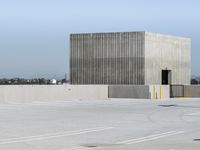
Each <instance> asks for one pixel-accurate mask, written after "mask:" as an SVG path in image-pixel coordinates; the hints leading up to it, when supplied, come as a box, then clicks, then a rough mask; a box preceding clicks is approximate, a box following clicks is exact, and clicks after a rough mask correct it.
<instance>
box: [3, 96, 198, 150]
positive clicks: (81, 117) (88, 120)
mask: <svg viewBox="0 0 200 150" xmlns="http://www.w3.org/2000/svg"><path fill="white" fill-rule="evenodd" d="M199 147H200V99H182V100H181V99H179V100H175V99H173V100H163V101H160V100H154V101H153V100H128V99H112V100H105V101H95V100H94V101H87V100H85V101H78V100H74V101H73V100H72V101H65V102H64V101H59V102H47V103H40V102H38V103H36V102H35V103H27V104H23V103H21V104H1V105H0V149H1V150H125V149H126V150H133V149H134V150H141V149H144V150H146V149H148V150H160V149H162V150H188V149H192V150H199Z"/></svg>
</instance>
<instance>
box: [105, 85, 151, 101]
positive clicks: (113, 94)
mask: <svg viewBox="0 0 200 150" xmlns="http://www.w3.org/2000/svg"><path fill="white" fill-rule="evenodd" d="M108 91H109V92H108V93H109V96H108V97H109V98H140V99H148V98H149V86H145V85H110V86H109V87H108Z"/></svg>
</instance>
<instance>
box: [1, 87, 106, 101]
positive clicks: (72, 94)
mask: <svg viewBox="0 0 200 150" xmlns="http://www.w3.org/2000/svg"><path fill="white" fill-rule="evenodd" d="M107 98H108V86H107V85H78V86H77V85H5V86H3V85H2V86H0V103H9V102H32V101H61V100H62V101H63V100H71V99H84V100H93V99H104V100H105V99H107Z"/></svg>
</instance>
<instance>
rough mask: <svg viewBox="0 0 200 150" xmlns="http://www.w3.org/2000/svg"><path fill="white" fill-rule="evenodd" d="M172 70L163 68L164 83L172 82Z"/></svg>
mask: <svg viewBox="0 0 200 150" xmlns="http://www.w3.org/2000/svg"><path fill="white" fill-rule="evenodd" d="M170 80H171V70H162V84H163V85H168V84H171V81H170Z"/></svg>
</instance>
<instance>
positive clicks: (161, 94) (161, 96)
mask: <svg viewBox="0 0 200 150" xmlns="http://www.w3.org/2000/svg"><path fill="white" fill-rule="evenodd" d="M162 98H163V92H162V86H160V99H162Z"/></svg>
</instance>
